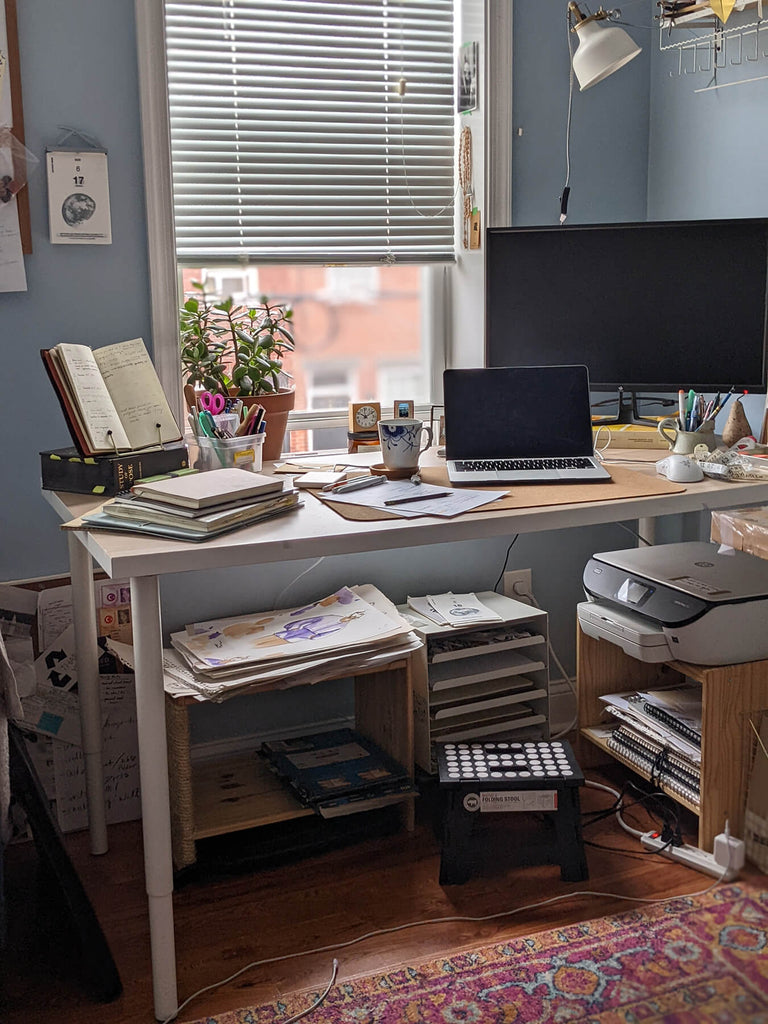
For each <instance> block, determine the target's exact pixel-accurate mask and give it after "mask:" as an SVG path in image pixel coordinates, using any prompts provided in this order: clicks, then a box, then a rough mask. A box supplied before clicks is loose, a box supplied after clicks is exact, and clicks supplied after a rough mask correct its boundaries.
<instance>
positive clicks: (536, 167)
mask: <svg viewBox="0 0 768 1024" xmlns="http://www.w3.org/2000/svg"><path fill="white" fill-rule="evenodd" d="M566 6H567V5H566V3H565V2H563V3H560V2H556V3H552V2H551V0H550V2H549V3H540V2H539V0H515V3H514V23H513V33H514V44H513V64H512V73H513V80H512V105H513V106H512V109H513V114H512V116H513V127H514V136H513V140H512V147H513V148H512V152H513V169H512V221H511V223H513V224H516V225H533V224H536V225H539V224H542V225H543V224H557V223H558V221H559V216H560V201H559V197H560V195H561V193H562V190H563V184H564V182H565V174H566V159H565V153H566V123H567V114H568V79H569V70H570V55H569V50H568V31H567V19H566ZM631 6H632V7H633V18H632V20H633V21H636V20H637V18H636V17H635V16H634V15H635V8H637V5H636V4H635V5H631ZM648 6H649V5H647V4H645V3H643V5H642V8H641V13H642V14H643V15H644V17H646V18H647V17H649V16H650V15H649V13H648V10H647V8H648ZM632 32H633V35H634V36H635V37H636V39H637V41H638V42H639V43H640V44H641V46H642V47H643V51H642V53H641V54H640V55H639V56H638V57H636V58H635V59H634V60H633V61H631V62H630V63H629V64H628V65H626V66H625V67H624V68H621V69H620V70H619V71H617V72H616V73H615V74H614V75H613V76H612V77H611V79H610V81H606V82H601V83H599V84H598V85H596V86H593V87H592V88H591V89H588V90H587V91H586V92H583V93H582V92H580V91H579V86H578V82H576V80H575V79H574V85H573V113H572V120H571V147H570V148H571V176H570V185H571V195H570V202H569V205H568V223H574V224H599V223H613V222H616V221H639V220H645V217H646V191H647V178H648V75H649V69H650V53H649V47H648V46H647V45H646V41H647V35H648V31H647V30H646V31H645V32H643V31H640V32H638V31H636V30H634V29H633V30H632ZM571 39H572V47H573V49H574V50H575V49H576V46H577V40H576V38H575V36H574V35H572V36H571ZM521 131H522V134H520V132H521Z"/></svg>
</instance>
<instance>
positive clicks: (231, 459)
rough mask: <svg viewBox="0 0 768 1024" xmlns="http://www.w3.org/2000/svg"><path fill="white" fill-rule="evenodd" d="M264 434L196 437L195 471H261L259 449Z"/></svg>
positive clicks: (262, 442)
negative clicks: (227, 469) (226, 469)
mask: <svg viewBox="0 0 768 1024" xmlns="http://www.w3.org/2000/svg"><path fill="white" fill-rule="evenodd" d="M265 437H266V434H264V433H261V434H244V435H242V436H241V437H198V438H197V443H198V445H199V446H200V457H199V460H198V464H197V467H196V468H197V469H200V470H207V469H221V468H222V467H223V466H224V467H230V468H231V467H233V466H234V467H235V468H237V469H250V470H251V471H252V472H254V473H259V472H260V471H261V459H262V455H261V449H262V445H263V444H264V438H265Z"/></svg>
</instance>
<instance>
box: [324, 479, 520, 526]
mask: <svg viewBox="0 0 768 1024" xmlns="http://www.w3.org/2000/svg"><path fill="white" fill-rule="evenodd" d="M506 493H507V492H506V491H473V490H468V489H466V488H463V487H461V488H459V487H454V488H447V487H440V486H438V485H437V484H418V485H414V484H412V483H411V481H410V480H387V481H386V482H385V483H384V484H382V485H380V486H378V487H365V488H363V489H362V490H359V491H349V492H348V493H347V494H334V495H333V500H334V502H336V501H338V502H340V503H341V504H343V505H362V506H364V507H365V508H375V509H380V510H381V511H382V512H394V513H395V514H396V515H398V516H403V517H404V518H408V519H413V518H415V517H416V516H441V517H445V518H449V519H450V518H452V517H453V516H459V515H461V514H462V513H464V512H471V511H472V510H473V509H476V508H480V507H481V506H482V505H487V504H488V503H489V502H491V501H495V500H496V499H497V498H503V497H504V495H505V494H506ZM424 495H435V497H434V498H430V499H426V498H424V497H423V496H424ZM438 495H439V497H438ZM416 496H418V497H419V499H420V500H419V501H414V502H411V503H408V504H404V505H387V504H386V502H387V501H390V500H396V499H398V498H414V497H416ZM326 497H327V495H326Z"/></svg>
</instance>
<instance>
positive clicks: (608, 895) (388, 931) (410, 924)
mask: <svg viewBox="0 0 768 1024" xmlns="http://www.w3.org/2000/svg"><path fill="white" fill-rule="evenodd" d="M586 785H587V786H589V787H590V788H591V789H601V790H604V791H605V792H607V793H610V794H611V795H612V796H614V797H615V798H620V797H621V794H620V793H619V792H618V790H615V789H612V788H611V787H610V786H605V785H603V784H602V783H600V782H592V781H586ZM635 788H637V787H635ZM640 792H642V791H640ZM648 795H650V796H652V795H654V794H648ZM616 817H617V820H618V821H619V823H620V824H621V826H622V828H625V829H626V831H628V832H629V833H630V834H631V835H635V836H637V837H639V836H641V835H643V833H642V832H638V831H637V830H635V829H631V828H630V827H629V826H627V825H626V824H625V823H624V822H623V821H622V819H621V816H620V814H619V812H618V811H616ZM730 867H731V848H730V846H729V848H728V863H727V864H726V865H725V867H724V868H723V871H722V874H721V875H720V877H719V878H716V879H715V880H714V882H712V884H711V885H708V886H707V887H706V888H705V889H697V890H695V891H694V892H688V893H681V894H679V895H674V896H659V897H647V896H625V895H623V894H622V893H616V892H602V891H600V890H595V889H577V890H575V891H573V892H565V893H561V894H560V895H559V896H550V897H549V899H546V900H540V901H539V902H538V903H527V904H525V905H524V906H522V907H515V908H514V909H512V910H499V911H497V912H496V913H494V914H479V915H475V914H452V915H450V916H449V917H431V918H425V919H424V920H421V921H407V922H406V923H405V924H398V925H393V926H392V927H391V928H376V929H374V930H373V931H370V932H365V933H364V934H363V935H358V936H357V937H356V938H354V939H348V940H347V941H346V942H333V943H329V944H328V945H327V946H317V947H315V948H314V949H304V950H300V951H299V952H297V953H285V954H283V955H282V956H273V957H267V958H265V959H264V960H254V961H252V962H251V963H249V964H246V965H245V966H244V967H241V968H240V969H239V970H238V971H235V973H234V974H231V975H230V976H229V977H228V978H224V979H223V980H222V981H218V982H214V983H213V984H211V985H206V987H205V988H201V989H199V990H198V991H197V992H194V993H193V994H192V995H191V996H188V997H187V999H185V1000H184V1002H183V1003H181V1004H180V1005H179V1006H178V1007H177V1009H176V1011H175V1012H174V1013H172V1014H171V1015H170V1016H169V1017H166V1018H165V1020H164V1021H163V1022H162V1024H170V1021H172V1020H174V1019H175V1018H176V1017H177V1016H178V1014H179V1012H180V1011H181V1010H183V1009H184V1007H185V1006H187V1005H188V1004H189V1003H190V1002H191V1001H192V1000H193V999H196V998H197V996H200V995H203V993H205V992H210V991H212V990H213V989H216V988H220V987H221V986H222V985H227V984H229V982H231V981H234V980H235V978H239V977H240V976H241V975H242V974H244V973H245V972H246V971H249V970H251V969H252V968H255V967H264V966H266V965H267V964H275V963H281V962H282V961H284V960H293V959H295V958H297V957H300V956H311V955H313V954H316V953H332V952H336V951H337V950H340V949H348V948H349V947H350V946H354V945H356V944H357V943H358V942H364V941H365V940H366V939H371V938H375V937H376V936H379V935H394V934H396V933H397V932H402V931H406V930H407V929H409V928H420V927H422V926H424V925H430V924H453V923H457V922H470V923H477V924H479V923H482V922H484V921H496V920H499V919H500V918H503V917H514V916H515V915H516V914H522V913H524V912H525V911H528V910H538V909H539V908H540V907H547V906H552V904H555V903H560V902H562V901H563V900H568V899H573V898H574V897H582V896H584V897H586V896H594V897H596V898H599V899H616V900H622V901H624V902H628V903H643V904H648V905H656V904H660V903H668V902H670V901H671V900H678V899H691V898H693V897H694V896H705V895H706V894H707V893H708V892H711V891H712V889H714V888H715V887H716V886H718V885H719V884H720V883H721V882H722V881H723V879H724V878H725V876H726V874H727V873H728V871H729V870H730ZM337 969H338V960H337V959H336V958H335V957H334V960H333V967H332V976H331V980H330V981H329V983H328V985H327V986H326V989H325V991H324V992H323V993H322V994H321V995H320V996H319V997H318V999H317V1000H316V1001H315V1003H314V1004H313V1005H312V1006H310V1007H308V1008H307V1009H305V1010H302V1011H301V1012H300V1013H298V1014H294V1016H292V1017H288V1018H286V1019H285V1020H284V1021H281V1022H280V1024H293V1022H294V1021H298V1020H300V1019H301V1018H302V1017H306V1016H308V1014H310V1013H311V1012H312V1011H313V1010H315V1009H317V1007H318V1006H319V1005H320V1004H321V1002H322V1001H323V1000H324V999H325V998H326V997H327V995H328V993H329V992H330V990H331V987H332V986H333V984H334V982H335V980H336V974H337Z"/></svg>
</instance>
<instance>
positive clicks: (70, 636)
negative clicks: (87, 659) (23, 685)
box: [35, 626, 77, 693]
mask: <svg viewBox="0 0 768 1024" xmlns="http://www.w3.org/2000/svg"><path fill="white" fill-rule="evenodd" d="M35 676H36V678H37V689H38V693H39V692H40V691H41V690H45V689H46V688H47V687H49V686H50V687H53V688H54V689H56V690H71V689H72V688H73V687H74V686H75V684H76V683H77V665H76V663H75V627H74V626H67V628H66V629H65V630H64V632H63V633H62V634H61V635H60V636H58V637H57V638H56V640H55V641H54V642H53V644H52V645H51V646H50V647H48V648H46V649H45V650H44V651H43V653H42V654H41V655H40V657H39V658H36V659H35Z"/></svg>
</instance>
